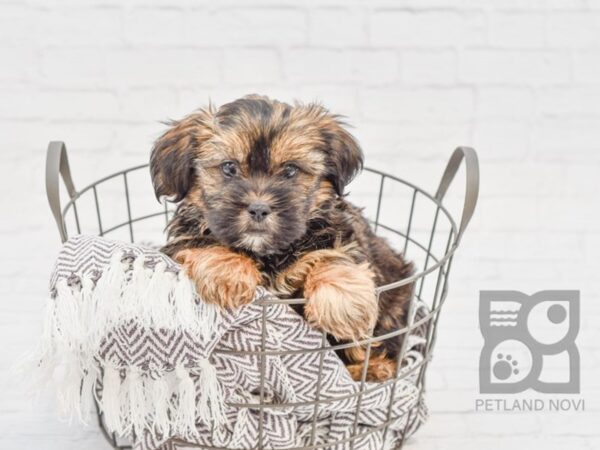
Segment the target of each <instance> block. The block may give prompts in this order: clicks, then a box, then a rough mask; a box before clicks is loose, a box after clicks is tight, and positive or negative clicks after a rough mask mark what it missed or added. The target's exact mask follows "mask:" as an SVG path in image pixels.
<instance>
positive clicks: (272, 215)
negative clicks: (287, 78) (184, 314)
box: [150, 96, 362, 255]
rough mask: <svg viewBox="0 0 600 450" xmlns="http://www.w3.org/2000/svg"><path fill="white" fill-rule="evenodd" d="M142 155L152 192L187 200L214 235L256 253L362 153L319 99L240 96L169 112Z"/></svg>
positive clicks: (296, 225)
mask: <svg viewBox="0 0 600 450" xmlns="http://www.w3.org/2000/svg"><path fill="white" fill-rule="evenodd" d="M150 165H151V173H152V177H153V183H154V187H155V191H156V194H157V196H158V197H160V196H165V195H166V196H170V197H172V198H173V200H174V201H180V200H183V201H184V202H187V203H191V204H193V205H195V206H196V207H197V210H198V211H201V212H202V216H203V219H204V220H205V221H206V223H207V226H208V228H209V229H210V231H211V233H212V234H213V235H214V236H215V237H216V238H217V240H218V241H219V242H221V243H222V244H223V245H226V246H230V247H236V248H242V249H245V250H249V251H251V252H254V253H256V254H259V255H264V254H269V253H277V252H281V251H285V249H287V248H289V246H290V244H291V243H292V242H294V241H295V240H297V239H298V238H300V237H302V235H303V234H304V233H305V232H306V229H307V224H308V223H309V221H310V220H311V219H312V218H315V217H318V215H319V210H320V208H321V206H322V205H324V204H325V203H326V202H328V201H331V200H332V199H333V198H334V197H335V196H336V195H341V194H342V193H343V189H344V186H345V185H346V184H347V183H348V182H349V181H350V180H351V179H352V177H353V176H354V175H355V173H356V172H357V171H358V170H359V169H360V167H361V165H362V153H361V151H360V148H359V147H358V145H357V144H356V142H355V140H354V139H353V138H352V136H351V135H350V134H349V133H348V132H347V131H345V130H344V129H343V128H342V125H341V124H340V122H339V121H338V119H337V117H336V116H333V115H331V114H329V113H328V112H327V110H325V109H324V108H322V107H321V106H319V105H314V104H311V105H294V106H292V105H288V104H286V103H281V102H277V101H273V100H270V99H268V98H266V97H259V96H249V97H244V98H242V99H239V100H236V101H234V102H232V103H229V104H226V105H223V106H222V107H221V108H219V109H218V110H214V109H213V108H208V109H206V110H200V111H198V112H197V113H194V114H192V115H190V116H188V117H186V118H184V119H183V120H181V121H178V122H174V123H173V124H172V128H171V129H169V130H168V131H167V132H166V133H165V134H164V135H163V136H162V137H160V138H159V139H158V141H157V142H156V144H155V146H154V149H153V152H152V157H151V164H150Z"/></svg>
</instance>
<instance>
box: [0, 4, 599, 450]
mask: <svg viewBox="0 0 600 450" xmlns="http://www.w3.org/2000/svg"><path fill="white" fill-rule="evenodd" d="M251 92H259V93H265V94H268V95H271V96H274V97H277V98H280V99H283V100H292V99H294V98H297V99H301V100H305V101H310V100H321V101H322V102H323V103H324V104H325V105H326V106H328V107H329V108H330V109H331V110H332V111H334V112H338V113H341V114H344V115H346V116H348V121H349V122H350V123H351V124H353V125H354V127H355V128H354V133H355V135H356V136H357V138H358V139H359V140H360V142H361V143H362V145H363V148H364V150H365V153H366V155H367V164H368V165H370V166H373V167H376V168H380V169H384V170H387V171H390V172H393V173H395V174H397V175H398V176H401V177H403V178H406V179H408V180H410V181H413V182H415V183H417V184H418V185H420V186H422V187H424V188H427V189H429V190H434V189H435V187H436V184H437V182H438V180H439V177H440V175H441V172H442V170H443V167H444V164H445V162H446V160H447V158H448V157H449V155H450V152H451V150H452V149H453V148H454V147H455V146H457V145H460V144H466V145H472V146H474V147H475V148H477V150H478V151H479V155H480V162H481V172H482V184H481V198H480V204H479V207H478V211H477V213H476V216H475V218H474V219H473V222H472V224H471V227H470V229H469V230H468V233H467V235H466V236H465V239H464V242H463V245H462V248H460V250H459V252H458V256H457V258H456V259H455V263H454V265H453V273H452V277H451V285H450V295H449V299H448V302H447V304H446V309H445V311H444V315H443V317H442V320H441V323H440V330H439V339H438V345H437V349H436V350H437V351H436V354H435V359H434V362H433V365H432V366H431V367H430V370H429V383H428V385H429V392H428V398H429V404H430V407H431V412H432V418H431V420H430V422H429V423H428V425H427V426H426V427H424V428H423V429H422V430H421V431H420V432H419V433H418V435H417V436H415V437H414V438H413V439H412V440H411V442H410V446H409V448H414V449H423V450H447V449H461V450H463V449H464V450H468V449H478V450H479V449H506V448H514V449H524V448H531V447H534V446H535V447H537V448H543V449H548V450H550V449H564V448H570V449H590V450H591V449H597V448H599V447H600V431H599V430H598V423H600V407H599V405H598V401H599V400H600V381H599V380H600V344H599V342H600V332H599V328H598V326H597V323H598V321H599V320H600V298H599V294H600V282H599V278H598V272H599V269H600V263H599V262H598V254H599V251H600V212H599V211H598V208H599V204H598V197H599V194H600V182H599V181H598V180H599V179H600V176H599V173H600V2H597V1H594V0H498V1H492V0H487V1H484V0H396V1H393V0H373V1H366V0H365V1H356V0H351V1H346V0H324V1H304V0H279V1H275V0H262V1H253V2H247V1H242V0H224V1H220V2H215V1H205V0H198V1H191V0H181V1H178V2H170V1H167V0H149V1H145V2H144V1H136V0H126V1H122V0H88V1H74V0H60V1H52V2H48V1H45V0H29V1H21V2H19V1H11V0H2V1H0V142H1V150H0V163H1V167H2V172H1V176H0V193H1V196H0V210H1V211H2V216H1V217H2V220H1V222H0V241H1V242H0V248H2V249H3V255H2V258H1V261H2V262H1V263H0V293H1V296H2V302H0V339H1V341H0V342H2V344H1V345H0V356H1V357H0V370H1V374H2V377H1V378H0V383H2V385H1V387H0V448H2V449H13V448H41V449H61V450H64V449H92V448H94V449H95V448H98V449H101V448H107V446H106V444H105V443H104V442H103V441H102V438H101V436H100V433H99V432H98V430H97V429H96V427H95V426H94V425H92V426H91V427H89V428H87V429H85V428H83V427H81V426H80V425H78V424H74V425H71V426H69V425H68V424H66V423H63V422H60V421H59V420H57V418H56V417H55V415H54V410H53V406H52V405H51V404H50V403H49V402H48V401H46V400H44V401H42V402H41V403H37V404H34V405H33V406H32V405H30V404H29V403H28V402H26V401H25V400H24V392H23V389H22V388H21V387H19V386H17V385H15V384H14V383H13V382H12V381H11V377H10V375H9V367H10V366H11V365H12V364H13V362H14V361H15V359H16V358H17V357H18V356H19V355H20V354H21V353H22V352H23V351H25V350H26V349H27V348H29V347H31V346H32V345H33V343H34V342H35V340H36V338H37V336H38V333H39V326H40V316H41V310H42V307H43V304H44V298H45V290H46V283H47V278H48V274H49V271H50V264H51V262H52V260H53V257H54V256H55V254H56V252H57V251H58V248H59V241H58V235H57V232H56V228H55V225H54V223H53V221H52V219H51V215H50V212H49V210H48V208H47V205H46V199H45V194H44V158H45V148H46V144H47V142H48V141H49V140H51V139H60V140H64V141H66V142H67V144H68V147H69V149H70V157H71V165H72V168H73V171H74V179H75V183H76V185H77V186H78V187H82V186H84V185H85V184H87V183H89V182H91V181H93V180H95V179H98V178H100V177H101V176H103V175H105V174H108V173H111V172H113V171H115V170H117V169H120V168H124V167H128V166H131V165H134V164H139V163H143V162H145V161H146V160H147V158H148V152H149V149H150V146H151V143H152V141H153V139H155V138H156V137H157V135H158V134H159V133H160V131H161V130H162V129H163V126H162V125H160V123H159V121H160V120H164V119H166V118H178V117H180V116H182V115H183V114H185V113H188V112H190V111H191V110H193V109H194V108H196V107H198V106H201V105H204V104H206V103H207V101H208V100H209V99H212V101H214V102H215V103H217V104H220V103H222V102H225V101H228V100H232V99H234V98H236V97H238V96H240V95H243V94H246V93H251ZM462 176H464V174H463V173H460V174H459V178H461V177H462ZM457 181H458V183H457V184H458V185H461V184H462V180H460V179H459V180H457ZM357 183H358V184H357V186H359V184H360V180H359V182H357ZM368 184H369V183H366V185H368ZM362 185H363V186H364V185H365V183H364V182H363V183H362ZM146 188H147V185H146V184H143V185H141V186H140V189H139V190H136V191H135V192H134V200H136V201H140V202H143V201H150V202H151V201H152V199H151V198H150V197H149V192H148V191H147V190H146ZM369 188H370V189H371V191H370V192H372V186H370V187H369V186H367V191H368V189H369ZM108 195H109V198H115V197H114V196H116V195H117V194H115V193H113V194H112V195H113V197H110V195H111V194H110V193H109V194H108ZM357 198H358V199H361V198H364V199H366V198H367V197H366V196H362V197H361V196H360V195H359V196H358V197H357ZM460 198H461V192H460V189H455V192H451V193H450V194H449V202H450V204H451V205H452V206H453V207H454V211H456V210H457V209H456V207H457V206H458V205H459V204H460ZM398 201H399V202H402V198H398ZM118 207H120V206H118V203H117V202H115V203H114V204H113V206H112V207H107V209H108V211H107V214H110V213H111V211H112V210H113V209H114V210H117V208H118ZM388 209H394V205H393V204H392V205H390V206H389V207H388ZM396 212H397V213H398V214H400V215H402V214H403V212H404V210H401V209H398V210H397V211H396ZM552 288H563V289H565V288H569V289H581V292H582V327H581V332H580V335H579V338H578V344H579V348H580V351H581V355H582V360H581V364H582V397H583V398H585V400H586V412H584V413H581V412H578V413H573V414H568V413H549V412H539V413H481V412H475V405H474V402H475V398H476V397H477V396H478V394H477V386H478V384H477V364H478V358H479V350H480V348H481V345H482V338H481V335H480V333H479V328H478V321H477V303H478V291H479V290H480V289H518V290H522V291H525V292H528V293H533V292H536V291H538V290H542V289H552Z"/></svg>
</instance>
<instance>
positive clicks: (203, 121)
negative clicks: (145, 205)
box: [150, 106, 214, 202]
mask: <svg viewBox="0 0 600 450" xmlns="http://www.w3.org/2000/svg"><path fill="white" fill-rule="evenodd" d="M213 117H214V109H213V108H212V106H209V107H208V108H207V109H201V110H198V111H196V112H195V113H193V114H190V115H189V116H187V117H184V118H183V119H181V120H176V121H171V122H169V123H168V124H169V125H170V128H169V129H168V130H167V131H166V132H165V133H164V134H163V135H162V136H161V137H159V138H158V139H157V140H156V142H155V143H154V147H153V148H152V155H151V156H150V175H151V176H152V184H153V185H154V193H155V194H156V198H157V199H160V197H162V196H167V197H170V200H171V201H174V202H178V201H180V200H182V199H183V198H184V197H185V195H186V194H187V193H188V191H189V189H190V188H191V187H192V184H193V181H194V173H195V169H194V159H195V158H196V156H197V155H198V153H199V152H200V148H201V146H202V144H203V143H204V142H206V140H208V139H209V138H210V137H211V136H212V134H213V130H214V128H213Z"/></svg>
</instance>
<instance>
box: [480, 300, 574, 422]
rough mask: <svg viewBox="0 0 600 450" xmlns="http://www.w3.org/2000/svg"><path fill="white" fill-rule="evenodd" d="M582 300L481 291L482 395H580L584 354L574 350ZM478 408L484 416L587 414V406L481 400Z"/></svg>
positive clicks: (558, 400) (559, 401)
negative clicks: (575, 411)
mask: <svg viewBox="0 0 600 450" xmlns="http://www.w3.org/2000/svg"><path fill="white" fill-rule="evenodd" d="M579 299H580V295H579V291H540V292H538V293H536V294H534V295H526V294H524V293H522V292H518V291H481V293H480V298H479V301H480V303H479V325H480V328H481V333H482V335H483V338H484V345H483V348H482V350H481V355H480V358H479V392H480V393H481V394H518V393H522V392H524V391H526V390H529V389H530V390H533V391H536V392H539V393H543V394H579V392H580V370H579V369H580V367H579V351H578V349H577V346H576V345H575V338H576V337H577V334H578V332H579V324H580V314H579ZM546 400H547V402H546ZM565 401H566V403H565ZM515 402H516V404H515ZM521 403H523V404H521ZM553 405H554V406H555V407H556V408H554V407H552V406H553ZM475 406H476V409H477V410H485V411H490V410H496V411H498V410H502V411H513V410H519V411H523V410H533V411H539V410H543V409H555V410H565V409H580V410H582V409H583V408H584V402H583V400H573V399H565V398H549V399H544V398H538V399H536V400H535V401H533V400H531V399H520V398H514V397H513V398H510V399H507V398H494V399H490V398H486V399H482V398H479V399H477V401H476V404H475Z"/></svg>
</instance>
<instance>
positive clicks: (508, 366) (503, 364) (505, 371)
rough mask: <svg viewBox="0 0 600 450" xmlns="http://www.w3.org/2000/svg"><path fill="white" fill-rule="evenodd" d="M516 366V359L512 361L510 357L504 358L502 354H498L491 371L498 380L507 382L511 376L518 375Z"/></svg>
mask: <svg viewBox="0 0 600 450" xmlns="http://www.w3.org/2000/svg"><path fill="white" fill-rule="evenodd" d="M518 365H519V363H518V362H517V360H516V359H513V357H512V355H506V356H504V355H503V354H502V353H498V356H497V361H496V363H495V364H494V366H493V367H492V371H493V372H494V376H495V377H496V378H498V379H499V380H508V379H509V378H510V377H511V376H512V375H519V369H518V368H517V366H518Z"/></svg>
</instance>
